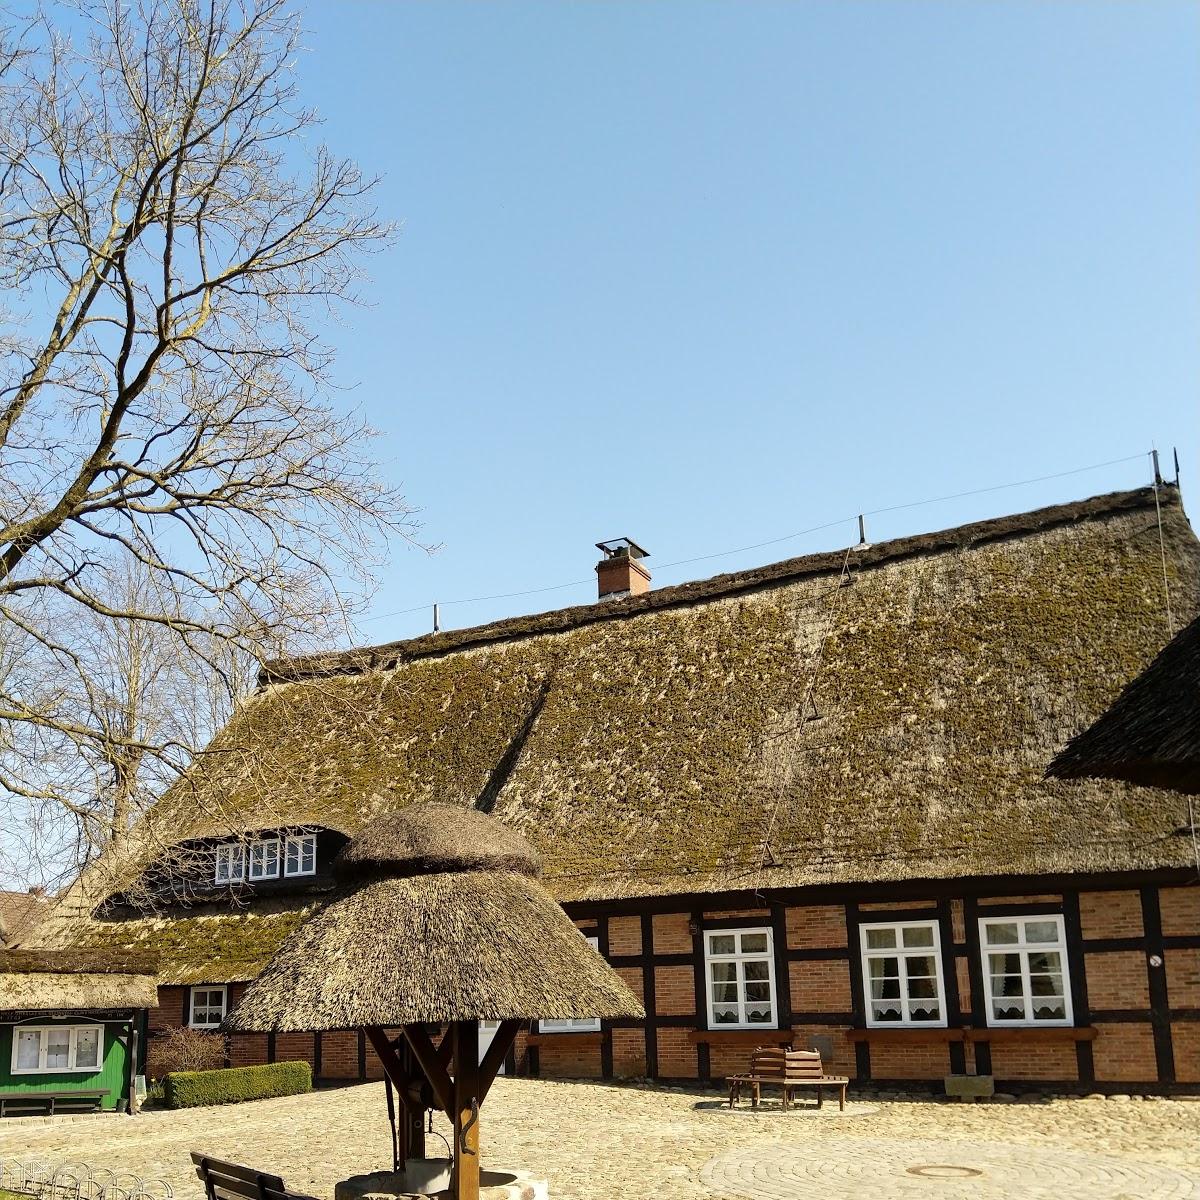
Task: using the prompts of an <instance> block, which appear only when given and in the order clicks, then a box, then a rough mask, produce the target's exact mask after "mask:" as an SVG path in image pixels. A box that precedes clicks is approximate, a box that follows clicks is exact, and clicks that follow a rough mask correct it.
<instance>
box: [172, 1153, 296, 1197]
mask: <svg viewBox="0 0 1200 1200" xmlns="http://www.w3.org/2000/svg"><path fill="white" fill-rule="evenodd" d="M192 1162H194V1163H195V1164H196V1175H197V1177H198V1178H199V1180H200V1182H201V1183H202V1184H204V1194H205V1195H206V1196H207V1197H208V1200H306V1198H305V1197H300V1196H299V1195H298V1194H297V1193H294V1192H289V1191H288V1190H287V1188H286V1187H284V1185H283V1179H282V1178H281V1177H280V1176H278V1175H272V1174H271V1173H270V1172H269V1171H257V1170H255V1169H254V1168H253V1167H243V1166H240V1165H239V1164H238V1163H231V1162H224V1161H223V1160H222V1159H219V1158H209V1156H208V1155H207V1154H199V1153H198V1152H197V1151H195V1150H193V1151H192Z"/></svg>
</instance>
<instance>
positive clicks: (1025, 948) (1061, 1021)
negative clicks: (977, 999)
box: [979, 913, 1075, 1029]
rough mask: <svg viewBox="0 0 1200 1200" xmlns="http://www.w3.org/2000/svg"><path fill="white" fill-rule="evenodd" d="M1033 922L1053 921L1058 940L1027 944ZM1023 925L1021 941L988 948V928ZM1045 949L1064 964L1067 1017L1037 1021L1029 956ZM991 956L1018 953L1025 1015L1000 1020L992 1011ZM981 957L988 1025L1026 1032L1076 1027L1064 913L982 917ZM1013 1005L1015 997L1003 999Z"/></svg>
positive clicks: (1064, 1008) (980, 921)
mask: <svg viewBox="0 0 1200 1200" xmlns="http://www.w3.org/2000/svg"><path fill="white" fill-rule="evenodd" d="M1031 921H1051V922H1053V923H1054V925H1055V927H1056V928H1057V930H1058V938H1057V940H1056V941H1054V942H1028V941H1026V940H1025V926H1026V924H1027V923H1029V922H1031ZM1013 924H1016V925H1018V926H1020V938H1019V939H1018V940H1017V941H1016V942H1003V943H997V944H991V945H989V943H988V940H987V931H988V926H989V925H1013ZM1046 950H1052V951H1055V952H1056V953H1057V954H1058V956H1059V961H1060V962H1061V964H1062V981H1063V1010H1064V1011H1065V1013H1066V1016H1064V1017H1049V1018H1047V1017H1043V1018H1038V1017H1035V1016H1033V1015H1032V1010H1033V1000H1034V997H1033V995H1032V993H1031V991H1030V986H1029V955H1030V954H1036V953H1040V952H1043V951H1046ZM989 954H1019V955H1020V958H1021V993H1022V994H1021V1001H1022V1007H1023V1008H1024V1009H1025V1016H1024V1017H1021V1018H1016V1019H1001V1018H1000V1017H997V1016H995V1015H994V1014H993V1012H992V1004H993V1002H994V999H995V997H993V995H992V972H991V967H990V966H989V964H988V955H989ZM979 957H980V967H981V969H982V972H983V992H984V1016H985V1017H986V1019H987V1023H988V1025H990V1026H992V1027H993V1028H1004V1027H1006V1026H1007V1027H1019V1028H1024V1029H1042V1028H1046V1029H1049V1028H1053V1027H1055V1026H1058V1027H1062V1026H1068V1025H1074V1023H1075V1017H1074V1014H1073V1012H1072V1009H1071V964H1070V961H1069V959H1068V957H1067V930H1066V923H1065V922H1064V920H1063V917H1062V914H1061V913H1028V914H1022V915H1020V916H1007V917H980V918H979ZM1004 999H1006V1000H1008V1001H1009V1002H1012V1001H1014V1000H1015V999H1016V997H1015V996H1008V997H1004Z"/></svg>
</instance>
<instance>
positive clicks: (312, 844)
mask: <svg viewBox="0 0 1200 1200" xmlns="http://www.w3.org/2000/svg"><path fill="white" fill-rule="evenodd" d="M293 846H295V847H297V851H296V860H297V862H298V863H299V869H298V870H295V871H293V870H292V862H291V859H292V847H293ZM305 849H307V850H308V851H309V853H310V854H311V856H312V866H311V867H309V868H308V870H304V854H305ZM316 873H317V835H316V834H315V833H298V834H295V835H293V836H292V837H289V838H288V839H287V841H286V842H285V843H284V847H283V875H284V878H285V879H295V878H297V877H298V876H302V875H315V874H316Z"/></svg>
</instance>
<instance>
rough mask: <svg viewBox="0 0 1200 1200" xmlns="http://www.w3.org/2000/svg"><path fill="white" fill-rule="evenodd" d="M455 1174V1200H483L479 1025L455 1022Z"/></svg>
mask: <svg viewBox="0 0 1200 1200" xmlns="http://www.w3.org/2000/svg"><path fill="white" fill-rule="evenodd" d="M447 1036H448V1037H452V1038H454V1173H453V1177H452V1178H451V1181H450V1196H451V1200H479V1092H480V1090H481V1089H480V1087H479V1083H480V1080H479V1022H478V1021H455V1022H454V1024H453V1025H451V1027H450V1030H449V1032H448V1033H447Z"/></svg>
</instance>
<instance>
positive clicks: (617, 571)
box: [596, 538, 650, 600]
mask: <svg viewBox="0 0 1200 1200" xmlns="http://www.w3.org/2000/svg"><path fill="white" fill-rule="evenodd" d="M596 549H597V550H599V551H600V553H601V554H603V555H604V557H603V558H602V559H601V560H600V561H599V562H598V563H597V564H596V582H597V584H598V585H599V588H600V599H601V600H623V599H624V598H625V597H626V596H640V595H642V593H643V592H648V591H649V590H650V572H649V571H647V570H646V568H645V566H644V565H643V563H642V559H644V558H649V557H650V555H649V554H648V553H647V552H646V551H645V550H643V549H642V548H641V546H639V545H638V544H637V542H635V541H633V540H632V539H631V538H613V539H612V540H611V541H607V542H597V543H596Z"/></svg>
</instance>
